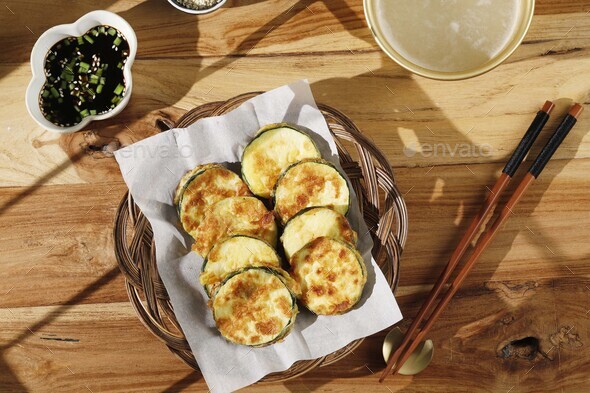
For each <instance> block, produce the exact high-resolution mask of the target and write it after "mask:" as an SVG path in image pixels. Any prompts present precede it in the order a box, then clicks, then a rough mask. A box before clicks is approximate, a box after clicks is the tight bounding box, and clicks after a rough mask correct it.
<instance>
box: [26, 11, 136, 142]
mask: <svg viewBox="0 0 590 393" xmlns="http://www.w3.org/2000/svg"><path fill="white" fill-rule="evenodd" d="M100 25H107V26H112V27H114V28H115V29H117V30H119V31H120V32H121V34H122V35H123V36H124V37H125V38H126V39H127V43H128V44H129V57H128V58H127V62H126V63H125V66H124V67H123V77H124V78H125V95H124V96H123V99H122V100H121V101H120V102H119V104H118V105H117V106H116V107H115V108H113V109H112V110H110V111H108V112H106V113H103V114H99V115H94V116H88V117H85V118H84V119H82V121H81V122H80V123H78V124H76V125H73V126H71V127H60V126H58V125H56V124H53V123H52V122H50V121H49V120H47V119H46V118H45V116H43V113H42V112H41V107H40V105H39V95H40V94H41V89H42V88H43V85H44V84H45V79H46V77H45V57H46V56H47V53H48V52H49V50H50V49H51V47H52V46H53V45H55V44H56V43H57V42H58V41H61V40H62V39H64V38H66V37H77V36H80V35H83V34H84V33H86V32H87V31H88V30H90V29H92V28H93V27H95V26H100ZM136 53H137V36H136V35H135V32H134V31H133V28H131V25H130V24H129V23H127V21H125V19H123V18H121V17H120V16H119V15H117V14H114V13H112V12H109V11H92V12H89V13H87V14H86V15H84V16H82V17H81V18H80V19H78V20H77V21H75V22H74V23H70V24H66V25H58V26H54V27H52V28H50V29H49V30H47V31H46V32H45V33H43V34H42V35H41V36H40V37H39V39H38V40H37V42H35V45H34V46H33V50H32V51H31V70H32V72H33V76H32V78H31V82H30V83H29V86H28V87H27V92H26V95H25V102H26V104H27V110H28V111H29V113H30V115H31V117H32V118H33V119H35V121H36V122H37V123H39V125H40V126H41V127H43V128H45V129H47V130H49V131H53V132H58V133H60V134H70V133H72V132H76V131H80V130H81V129H83V128H84V127H86V126H87V125H88V123H90V122H91V121H94V120H104V119H108V118H109V117H113V116H115V115H117V114H118V113H120V112H121V111H122V110H123V109H124V108H125V106H127V103H128V102H129V99H130V98H131V90H132V86H133V82H132V80H131V66H132V65H133V60H135V54H136Z"/></svg>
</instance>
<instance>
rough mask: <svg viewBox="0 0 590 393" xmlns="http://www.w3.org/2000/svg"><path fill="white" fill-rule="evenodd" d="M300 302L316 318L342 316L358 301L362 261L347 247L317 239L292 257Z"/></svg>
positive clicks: (362, 280)
mask: <svg viewBox="0 0 590 393" xmlns="http://www.w3.org/2000/svg"><path fill="white" fill-rule="evenodd" d="M291 275H292V277H293V279H294V280H295V281H296V282H297V283H298V284H299V285H300V287H301V302H302V303H303V304H304V305H305V306H306V307H307V308H308V309H309V310H310V311H311V312H313V313H315V314H319V315H336V314H343V313H345V312H346V311H348V310H350V309H351V308H352V307H353V306H354V305H355V304H356V303H357V302H358V301H359V300H360V298H361V295H362V293H363V288H364V286H365V283H366V281H367V269H366V267H365V263H364V261H363V257H362V256H361V255H360V254H359V252H358V251H357V250H356V249H355V248H354V247H352V246H350V245H349V244H347V243H344V242H342V241H340V240H335V239H330V238H329V237H318V238H317V239H315V240H312V241H311V242H310V243H308V244H306V245H305V246H304V247H303V248H302V249H301V250H299V251H297V252H296V253H295V254H294V255H293V257H291Z"/></svg>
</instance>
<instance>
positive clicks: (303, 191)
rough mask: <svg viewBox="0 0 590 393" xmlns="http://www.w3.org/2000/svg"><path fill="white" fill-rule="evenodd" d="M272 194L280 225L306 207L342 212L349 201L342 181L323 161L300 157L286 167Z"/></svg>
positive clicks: (346, 207)
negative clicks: (322, 207)
mask: <svg viewBox="0 0 590 393" xmlns="http://www.w3.org/2000/svg"><path fill="white" fill-rule="evenodd" d="M273 197H274V202H275V212H276V213H277V215H278V216H279V218H280V219H281V222H282V223H283V224H284V223H286V222H287V221H288V220H289V219H290V218H291V217H293V216H294V215H295V214H297V213H298V212H299V211H301V210H302V209H304V208H306V207H311V206H326V207H330V208H332V209H334V210H336V211H338V212H340V213H341V214H346V213H347V212H348V206H349V204H350V191H349V189H348V184H347V183H346V180H345V179H344V177H343V176H342V175H341V174H340V172H338V170H336V168H334V167H333V165H332V164H330V163H329V162H328V161H325V160H303V161H301V162H299V163H297V164H294V165H292V166H290V167H289V168H287V169H286V170H285V171H284V172H283V174H282V175H281V177H280V178H279V180H278V182H277V184H276V186H275V190H274V195H273Z"/></svg>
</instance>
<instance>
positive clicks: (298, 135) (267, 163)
mask: <svg viewBox="0 0 590 393" xmlns="http://www.w3.org/2000/svg"><path fill="white" fill-rule="evenodd" d="M304 158H321V154H320V151H319V150H318V148H317V147H316V145H315V143H314V142H313V140H312V139H311V138H310V137H309V136H308V135H307V134H306V133H305V132H303V131H302V130H300V129H299V128H297V127H296V126H294V125H291V124H288V123H278V124H269V125H267V126H265V127H263V128H261V129H260V130H259V131H258V133H257V135H256V137H255V138H254V139H253V140H252V141H251V142H250V143H249V144H248V145H247V146H246V148H245V149H244V152H243V153H242V177H243V178H244V181H245V182H246V184H248V187H250V190H251V191H252V193H254V194H255V195H258V196H260V197H263V198H270V195H271V192H272V190H273V188H274V185H275V183H276V182H277V179H278V178H279V175H280V174H281V172H282V171H283V170H284V169H285V168H287V167H288V166H289V165H291V164H293V163H295V162H297V161H300V160H302V159H304Z"/></svg>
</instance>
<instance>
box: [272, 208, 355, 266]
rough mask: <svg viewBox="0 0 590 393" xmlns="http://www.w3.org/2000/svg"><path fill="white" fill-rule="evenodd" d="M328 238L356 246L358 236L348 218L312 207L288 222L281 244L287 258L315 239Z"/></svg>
mask: <svg viewBox="0 0 590 393" xmlns="http://www.w3.org/2000/svg"><path fill="white" fill-rule="evenodd" d="M321 236H326V237H331V238H332V239H336V240H341V241H343V242H346V243H348V244H350V245H351V246H355V245H356V240H357V234H356V232H355V231H354V230H353V229H352V228H351V227H350V224H349V222H348V220H347V219H346V217H344V216H343V215H342V214H340V213H338V212H337V211H336V210H333V209H330V208H328V207H310V208H307V209H303V210H301V211H300V212H299V213H297V214H296V215H294V216H293V217H291V219H290V220H289V221H288V222H287V225H286V226H285V229H284V231H283V235H282V236H281V243H282V244H283V249H284V250H285V256H286V257H287V259H290V258H291V256H293V254H295V253H296V252H297V251H299V250H300V249H301V248H302V247H303V246H305V245H306V244H307V243H309V242H310V241H312V240H313V239H315V238H318V237H321Z"/></svg>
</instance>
